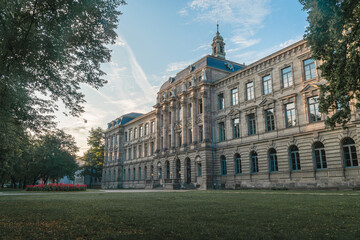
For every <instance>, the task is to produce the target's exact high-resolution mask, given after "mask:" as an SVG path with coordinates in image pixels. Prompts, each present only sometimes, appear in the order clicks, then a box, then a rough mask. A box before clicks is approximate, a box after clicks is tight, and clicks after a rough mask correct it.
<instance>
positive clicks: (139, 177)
mask: <svg viewBox="0 0 360 240" xmlns="http://www.w3.org/2000/svg"><path fill="white" fill-rule="evenodd" d="M138 179H139V180H141V167H139V176H138Z"/></svg>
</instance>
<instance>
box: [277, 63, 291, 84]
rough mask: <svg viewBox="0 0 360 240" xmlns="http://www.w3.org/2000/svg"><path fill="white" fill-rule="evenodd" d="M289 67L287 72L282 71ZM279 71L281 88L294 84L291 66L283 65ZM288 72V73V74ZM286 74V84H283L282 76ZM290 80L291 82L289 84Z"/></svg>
mask: <svg viewBox="0 0 360 240" xmlns="http://www.w3.org/2000/svg"><path fill="white" fill-rule="evenodd" d="M288 68H290V71H289V72H284V70H286V69H288ZM280 73H281V86H282V88H288V87H292V86H293V85H294V79H293V71H292V66H291V65H290V66H287V67H284V68H282V69H281V70H280ZM289 73H290V74H289ZM285 75H286V80H287V86H285V81H284V80H285V78H284V76H285ZM290 82H291V84H290Z"/></svg>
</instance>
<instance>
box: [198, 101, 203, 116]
mask: <svg viewBox="0 0 360 240" xmlns="http://www.w3.org/2000/svg"><path fill="white" fill-rule="evenodd" d="M202 113H203V104H202V99H199V114H202Z"/></svg>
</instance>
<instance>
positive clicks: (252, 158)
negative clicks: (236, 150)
mask: <svg viewBox="0 0 360 240" xmlns="http://www.w3.org/2000/svg"><path fill="white" fill-rule="evenodd" d="M250 162H251V173H258V172H259V164H258V157H257V153H256V152H251V153H250Z"/></svg>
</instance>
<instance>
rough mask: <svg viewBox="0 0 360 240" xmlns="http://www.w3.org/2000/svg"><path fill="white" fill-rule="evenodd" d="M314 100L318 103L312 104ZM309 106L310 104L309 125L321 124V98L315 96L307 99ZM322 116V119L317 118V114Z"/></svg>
mask: <svg viewBox="0 0 360 240" xmlns="http://www.w3.org/2000/svg"><path fill="white" fill-rule="evenodd" d="M313 99H317V100H316V102H313V103H310V100H313ZM307 104H308V117H309V123H316V122H321V121H322V117H321V112H320V111H319V96H313V97H309V98H307ZM311 108H313V111H314V113H313V115H314V118H315V119H312V117H311V114H312V109H311ZM317 113H318V114H319V115H320V119H318V118H317V115H316V114H317Z"/></svg>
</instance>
